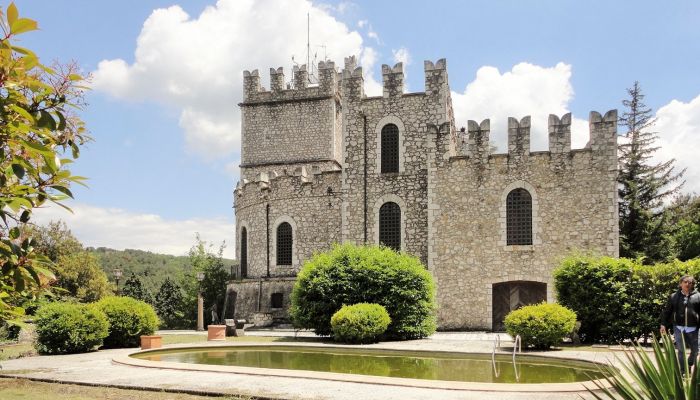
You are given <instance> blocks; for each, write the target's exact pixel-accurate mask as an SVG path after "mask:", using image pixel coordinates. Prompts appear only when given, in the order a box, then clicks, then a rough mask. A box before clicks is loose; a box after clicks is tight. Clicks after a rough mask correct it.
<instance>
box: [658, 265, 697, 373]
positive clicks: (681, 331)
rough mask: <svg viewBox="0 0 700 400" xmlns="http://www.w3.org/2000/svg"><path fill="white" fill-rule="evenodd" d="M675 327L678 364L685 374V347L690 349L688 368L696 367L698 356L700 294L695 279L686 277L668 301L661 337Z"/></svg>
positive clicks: (663, 317) (674, 334)
mask: <svg viewBox="0 0 700 400" xmlns="http://www.w3.org/2000/svg"><path fill="white" fill-rule="evenodd" d="M671 326H673V337H674V339H675V341H676V348H677V349H678V362H679V363H680V367H681V372H683V373H685V362H684V358H685V346H688V347H690V357H689V358H688V367H689V368H690V367H692V366H693V365H695V360H696V359H697V356H698V326H700V293H698V291H697V290H695V278H693V277H692V276H690V275H684V276H683V277H682V278H681V281H680V288H679V289H678V291H676V292H675V293H673V294H672V295H671V296H670V297H669V298H668V301H666V306H665V307H664V310H663V311H662V312H661V329H660V331H661V335H665V334H666V333H667V328H670V327H671Z"/></svg>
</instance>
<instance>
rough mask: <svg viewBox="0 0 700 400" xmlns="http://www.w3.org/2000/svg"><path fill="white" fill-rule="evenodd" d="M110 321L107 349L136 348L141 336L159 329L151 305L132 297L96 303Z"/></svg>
mask: <svg viewBox="0 0 700 400" xmlns="http://www.w3.org/2000/svg"><path fill="white" fill-rule="evenodd" d="M95 304H96V305H97V307H99V308H100V309H101V310H102V311H103V312H104V313H105V315H106V316H107V319H108V320H109V335H108V336H107V338H105V347H109V348H116V347H136V346H138V345H139V337H140V336H141V335H151V334H153V332H155V330H156V329H157V328H158V323H159V322H158V316H157V315H156V312H155V310H153V307H151V305H149V304H146V303H144V302H143V301H140V300H136V299H133V298H131V297H116V296H110V297H105V298H103V299H102V300H100V301H98V302H97V303H95Z"/></svg>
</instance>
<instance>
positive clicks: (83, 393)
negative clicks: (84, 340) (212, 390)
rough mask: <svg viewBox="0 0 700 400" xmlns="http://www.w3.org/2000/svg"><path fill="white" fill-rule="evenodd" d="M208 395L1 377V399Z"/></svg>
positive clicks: (140, 399) (194, 399) (168, 399)
mask: <svg viewBox="0 0 700 400" xmlns="http://www.w3.org/2000/svg"><path fill="white" fill-rule="evenodd" d="M211 398H212V397H208V396H195V395H190V394H182V393H168V392H152V391H144V390H131V389H115V388H108V387H93V386H81V385H66V384H60V383H46V382H35V381H30V380H27V379H16V378H0V399H3V400H20V399H21V400H27V399H51V400H96V399H105V400H204V399H211ZM220 398H225V399H236V400H243V399H253V397H239V396H227V397H220Z"/></svg>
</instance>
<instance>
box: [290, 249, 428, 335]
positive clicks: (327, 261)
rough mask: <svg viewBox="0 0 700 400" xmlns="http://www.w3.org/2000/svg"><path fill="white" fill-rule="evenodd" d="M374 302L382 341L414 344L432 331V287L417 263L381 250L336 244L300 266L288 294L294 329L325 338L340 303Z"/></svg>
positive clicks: (411, 259) (387, 250) (426, 275)
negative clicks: (384, 315)
mask: <svg viewBox="0 0 700 400" xmlns="http://www.w3.org/2000/svg"><path fill="white" fill-rule="evenodd" d="M357 303H376V304H379V305H381V306H384V308H386V310H387V311H388V312H389V316H390V317H391V324H390V325H389V327H388V328H387V331H386V337H387V338H389V339H415V338H421V337H425V336H428V335H430V334H432V333H433V332H434V331H435V326H436V322H435V308H436V305H435V284H434V283H433V278H432V276H431V275H430V273H429V272H428V271H427V270H426V268H425V267H424V266H423V265H422V264H421V263H420V261H419V260H418V259H417V258H415V257H412V256H410V255H408V254H405V253H396V252H394V251H393V250H391V249H389V248H384V247H359V246H355V245H352V244H344V245H336V246H334V247H333V249H331V250H329V251H327V252H325V253H320V254H317V255H315V256H314V257H313V258H312V259H311V260H309V261H307V262H306V263H305V264H304V267H303V268H302V270H301V271H300V272H299V274H298V275H297V280H296V282H295V283H294V289H293V291H292V306H291V309H290V314H291V317H292V320H293V321H294V324H295V325H296V326H298V327H302V328H311V329H314V330H315V332H316V334H317V335H329V334H331V332H332V330H331V317H332V316H333V314H335V312H336V311H338V310H339V309H340V308H341V307H342V306H343V305H345V304H357Z"/></svg>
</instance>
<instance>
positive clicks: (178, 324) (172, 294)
mask: <svg viewBox="0 0 700 400" xmlns="http://www.w3.org/2000/svg"><path fill="white" fill-rule="evenodd" d="M183 305H184V303H183V301H182V293H181V291H180V286H178V285H177V284H176V283H174V282H173V281H171V280H170V278H165V280H164V281H163V283H162V284H161V285H160V289H159V290H158V293H157V294H156V301H155V308H156V312H157V313H158V316H159V317H160V320H161V321H162V323H163V327H164V328H170V329H173V328H182V327H183V326H184V325H185V324H184V319H183V317H184V315H185V312H184V311H183V310H182V308H183Z"/></svg>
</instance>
